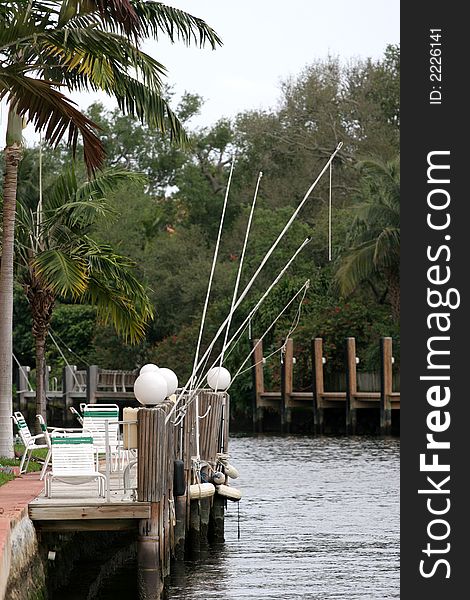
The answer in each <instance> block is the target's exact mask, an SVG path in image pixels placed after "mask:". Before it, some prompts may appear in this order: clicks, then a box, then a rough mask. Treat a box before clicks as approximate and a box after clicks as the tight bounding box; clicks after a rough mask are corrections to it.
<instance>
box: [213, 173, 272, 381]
mask: <svg viewBox="0 0 470 600" xmlns="http://www.w3.org/2000/svg"><path fill="white" fill-rule="evenodd" d="M261 177H263V172H262V171H260V172H259V175H258V180H257V182H256V188H255V193H254V196H253V202H252V204H251V211H250V216H249V217H248V224H247V226H246V231H245V239H244V241H243V248H242V253H241V256H240V263H239V265H238V272H237V278H236V280H235V287H234V290H233V296H232V303H231V305H230V312H229V315H228V323H227V328H226V329H225V336H224V342H223V344H222V352H221V353H220V366H222V363H223V362H224V354H225V347H226V344H227V339H228V334H229V331H230V325H231V324H232V317H233V313H234V306H235V302H236V300H237V294H238V286H239V285H240V278H241V274H242V269H243V261H244V260H245V253H246V247H247V245H248V238H249V236H250V230H251V223H252V221H253V214H254V212H255V205H256V199H257V197H258V190H259V184H260V181H261ZM219 374H220V369H219V372H218V373H217V381H216V385H215V391H217V389H218V387H219Z"/></svg>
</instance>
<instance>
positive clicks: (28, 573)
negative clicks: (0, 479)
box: [0, 473, 46, 600]
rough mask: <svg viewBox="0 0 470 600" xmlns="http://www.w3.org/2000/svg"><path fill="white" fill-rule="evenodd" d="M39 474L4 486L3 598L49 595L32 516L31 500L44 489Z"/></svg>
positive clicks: (0, 522) (0, 523) (0, 501)
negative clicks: (30, 510)
mask: <svg viewBox="0 0 470 600" xmlns="http://www.w3.org/2000/svg"><path fill="white" fill-rule="evenodd" d="M42 487H43V482H42V481H39V474H38V473H31V474H28V475H23V476H21V477H18V478H17V479H14V480H13V481H10V482H9V483H7V484H5V485H3V486H2V487H0V599H1V600H7V599H8V600H40V599H42V598H46V594H45V584H46V577H45V572H44V568H43V564H42V561H41V559H40V556H39V549H38V540H37V536H36V530H35V528H34V525H33V523H32V522H31V520H30V519H29V517H28V504H29V502H30V501H31V500H32V499H33V498H34V497H35V496H36V495H37V494H38V493H39V492H40V491H41V489H42Z"/></svg>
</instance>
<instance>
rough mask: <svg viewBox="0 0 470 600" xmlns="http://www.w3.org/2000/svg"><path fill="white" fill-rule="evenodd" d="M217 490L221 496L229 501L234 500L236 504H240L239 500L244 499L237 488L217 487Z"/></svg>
mask: <svg viewBox="0 0 470 600" xmlns="http://www.w3.org/2000/svg"><path fill="white" fill-rule="evenodd" d="M215 489H216V490H217V493H218V494H219V496H223V497H224V498H227V499H228V500H234V501H235V502H238V500H240V498H241V497H242V493H241V491H240V490H237V488H234V487H230V486H229V485H217V486H216V488H215Z"/></svg>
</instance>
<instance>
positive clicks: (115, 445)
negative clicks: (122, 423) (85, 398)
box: [83, 404, 124, 471]
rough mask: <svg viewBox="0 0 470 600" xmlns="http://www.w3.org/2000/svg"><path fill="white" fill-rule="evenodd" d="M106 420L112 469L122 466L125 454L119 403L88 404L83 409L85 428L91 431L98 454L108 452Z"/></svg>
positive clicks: (115, 469)
mask: <svg viewBox="0 0 470 600" xmlns="http://www.w3.org/2000/svg"><path fill="white" fill-rule="evenodd" d="M106 421H107V422H108V445H109V452H110V460H111V464H110V466H111V469H112V470H113V471H117V470H118V469H119V468H120V467H121V468H122V460H123V457H124V454H123V452H122V441H121V440H120V436H119V422H118V421H119V407H118V405H117V404H87V405H86V406H85V407H84V409H83V429H87V430H89V431H91V434H92V436H93V443H94V446H95V450H96V452H97V453H98V454H106Z"/></svg>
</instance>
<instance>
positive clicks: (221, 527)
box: [209, 494, 225, 543]
mask: <svg viewBox="0 0 470 600" xmlns="http://www.w3.org/2000/svg"><path fill="white" fill-rule="evenodd" d="M209 541H210V542H212V543H222V542H225V498H224V497H223V496H219V495H218V494H216V495H215V496H214V498H213V500H212V506H211V513H210V520H209Z"/></svg>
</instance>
